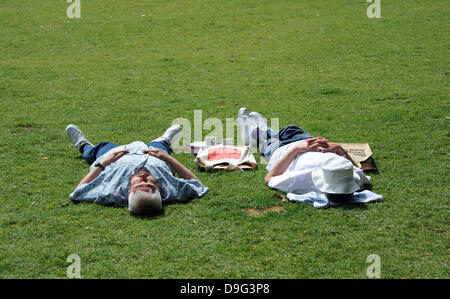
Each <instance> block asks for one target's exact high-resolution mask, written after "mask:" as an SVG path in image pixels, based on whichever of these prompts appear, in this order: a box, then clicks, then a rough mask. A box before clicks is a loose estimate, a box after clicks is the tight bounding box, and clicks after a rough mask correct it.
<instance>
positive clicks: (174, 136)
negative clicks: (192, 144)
mask: <svg viewBox="0 0 450 299" xmlns="http://www.w3.org/2000/svg"><path fill="white" fill-rule="evenodd" d="M181 131H183V127H182V126H181V125H179V124H175V125H171V126H170V127H169V128H168V129H167V130H166V131H165V132H164V134H163V135H162V136H161V137H158V138H156V139H155V140H153V141H166V142H167V143H169V146H170V145H172V143H174V142H175V141H177V140H178V139H179V138H180V136H181Z"/></svg>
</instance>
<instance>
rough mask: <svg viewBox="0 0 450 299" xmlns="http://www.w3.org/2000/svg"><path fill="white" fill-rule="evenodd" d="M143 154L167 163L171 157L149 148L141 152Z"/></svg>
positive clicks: (163, 152) (161, 151)
mask: <svg viewBox="0 0 450 299" xmlns="http://www.w3.org/2000/svg"><path fill="white" fill-rule="evenodd" d="M142 152H143V153H146V154H149V155H150V156H153V157H155V158H158V159H160V160H163V161H164V162H169V160H170V158H171V156H170V155H169V154H168V153H166V152H165V151H163V150H160V149H156V148H149V149H145V150H142Z"/></svg>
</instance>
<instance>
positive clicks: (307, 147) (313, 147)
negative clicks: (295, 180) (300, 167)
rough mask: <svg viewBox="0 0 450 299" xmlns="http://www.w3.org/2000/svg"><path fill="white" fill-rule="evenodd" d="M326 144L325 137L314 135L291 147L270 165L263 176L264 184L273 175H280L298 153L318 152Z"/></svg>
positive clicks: (267, 182)
mask: <svg viewBox="0 0 450 299" xmlns="http://www.w3.org/2000/svg"><path fill="white" fill-rule="evenodd" d="M327 144H328V140H326V139H325V138H321V137H316V138H311V139H308V140H307V141H306V143H300V144H298V145H296V146H294V147H292V148H291V149H290V150H289V152H288V153H287V154H286V155H284V157H282V158H281V159H280V160H278V162H277V163H276V164H275V165H274V166H273V167H272V169H271V170H270V171H269V173H268V174H267V175H266V177H265V178H264V181H265V182H266V184H269V181H270V180H271V179H272V178H273V177H275V176H279V175H282V174H283V173H284V172H285V171H286V169H287V168H288V167H289V165H291V163H292V161H294V160H295V158H297V156H298V155H300V154H302V153H306V152H311V151H315V152H319V151H320V150H321V149H320V148H321V147H325V146H327Z"/></svg>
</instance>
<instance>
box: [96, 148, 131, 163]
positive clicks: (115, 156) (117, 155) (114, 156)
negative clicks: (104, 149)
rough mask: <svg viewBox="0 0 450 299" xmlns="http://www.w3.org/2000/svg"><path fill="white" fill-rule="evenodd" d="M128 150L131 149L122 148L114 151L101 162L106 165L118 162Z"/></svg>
mask: <svg viewBox="0 0 450 299" xmlns="http://www.w3.org/2000/svg"><path fill="white" fill-rule="evenodd" d="M128 152H129V151H127V150H121V151H117V152H114V153H112V154H110V155H109V156H108V157H106V158H105V159H104V160H103V161H101V164H102V165H103V166H105V167H106V166H108V165H110V164H112V163H114V162H116V161H117V160H119V159H120V158H122V157H123V155H125V154H126V153H128Z"/></svg>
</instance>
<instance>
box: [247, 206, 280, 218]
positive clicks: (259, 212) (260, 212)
mask: <svg viewBox="0 0 450 299" xmlns="http://www.w3.org/2000/svg"><path fill="white" fill-rule="evenodd" d="M269 212H276V213H280V212H286V209H285V208H284V207H280V206H274V207H268V208H267V209H265V210H257V209H255V208H253V209H247V214H248V215H249V216H251V217H259V216H264V215H265V214H267V213H269Z"/></svg>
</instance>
